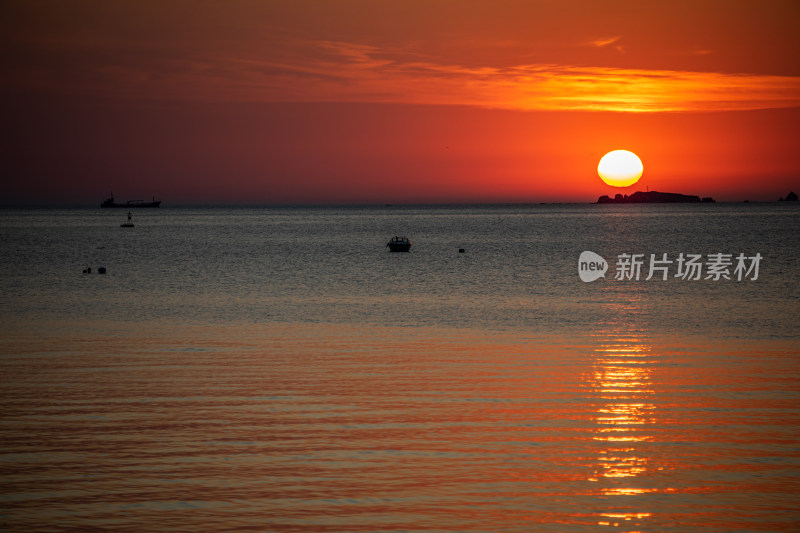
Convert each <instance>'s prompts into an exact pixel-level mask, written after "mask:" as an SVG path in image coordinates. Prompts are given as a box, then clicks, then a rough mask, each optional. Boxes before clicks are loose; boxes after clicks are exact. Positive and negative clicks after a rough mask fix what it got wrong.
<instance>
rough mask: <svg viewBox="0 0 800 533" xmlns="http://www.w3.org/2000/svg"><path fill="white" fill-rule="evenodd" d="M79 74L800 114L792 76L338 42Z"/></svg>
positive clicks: (294, 89)
mask: <svg viewBox="0 0 800 533" xmlns="http://www.w3.org/2000/svg"><path fill="white" fill-rule="evenodd" d="M618 42H619V37H609V38H606V39H599V40H597V41H594V42H593V43H594V44H593V46H599V47H605V46H618V44H617V43H618ZM704 52H705V51H703V53H704ZM83 69H84V70H85V72H81V73H80V76H77V77H75V78H74V79H73V78H69V77H68V75H67V74H65V75H64V77H63V78H61V79H60V80H59V83H60V84H61V87H63V88H65V89H71V90H74V91H85V92H91V91H95V92H97V93H100V92H102V94H104V95H115V96H117V97H123V98H149V99H182V100H206V101H250V102H367V103H398V104H424V105H464V106H477V107H484V108H497V109H515V110H596V111H617V112H681V111H726V110H751V109H771V108H789V107H800V77H797V76H768V75H754V74H729V73H719V72H695V71H681V70H648V69H631V68H627V69H626V68H609V67H595V66H576V65H561V64H525V65H517V66H511V67H498V66H464V65H454V64H445V63H440V62H436V61H434V60H432V59H431V58H429V57H424V56H421V55H419V54H409V53H408V52H407V51H406V50H403V49H396V50H395V49H387V48H379V47H375V46H369V45H364V44H358V43H348V42H338V41H302V42H300V41H298V42H295V43H291V46H288V47H285V48H284V49H282V50H280V51H279V52H277V53H269V54H266V55H263V56H259V55H258V54H257V53H253V54H250V55H248V56H236V57H234V56H231V55H220V56H217V57H209V56H205V55H204V56H199V55H197V56H192V57H171V58H163V59H158V60H157V61H155V60H153V59H152V58H150V59H149V60H148V61H147V62H144V63H139V62H136V61H130V62H127V63H121V62H115V63H113V64H97V65H93V66H92V65H84V66H83ZM90 70H91V72H90ZM37 72H39V71H37ZM72 72H78V70H77V69H73V70H72V71H70V75H71V73H72ZM18 79H24V77H23V76H20V77H18ZM30 79H31V80H32V81H31V83H32V84H36V83H41V84H43V85H44V84H48V83H49V84H50V85H52V83H51V82H48V80H46V79H44V80H42V79H38V78H30ZM87 80H90V81H91V84H89V83H87Z"/></svg>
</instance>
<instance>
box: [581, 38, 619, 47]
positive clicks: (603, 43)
mask: <svg viewBox="0 0 800 533" xmlns="http://www.w3.org/2000/svg"><path fill="white" fill-rule="evenodd" d="M620 39H622V37H620V36H619V35H617V36H616V37H608V38H605V39H595V40H593V41H589V45H590V46H596V47H598V48H604V47H606V46H608V45H611V44H614V43H616V42H618V41H619V40H620Z"/></svg>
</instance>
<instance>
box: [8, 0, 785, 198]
mask: <svg viewBox="0 0 800 533" xmlns="http://www.w3.org/2000/svg"><path fill="white" fill-rule="evenodd" d="M697 4H699V5H697ZM797 20H800V3H798V2H796V1H794V0H789V1H782V2H776V1H764V2H752V1H749V0H747V1H730V0H729V1H719V2H717V1H709V2H695V1H686V2H683V1H678V2H662V3H655V2H643V1H641V0H637V1H615V2H594V1H592V2H589V1H586V2H575V1H573V2H570V1H547V2H545V1H530V0H528V1H521V0H520V1H493V2H490V1H469V0H458V1H456V0H453V1H450V0H447V1H445V0H425V1H403V2H377V1H370V0H337V1H335V2H333V1H324V0H319V1H303V0H291V1H268V0H266V1H256V0H252V1H249V0H248V1H243V0H233V1H226V2H202V1H185V2H184V1H177V0H172V1H170V2H132V1H131V2H128V1H116V2H103V1H99V0H98V1H76V2H40V1H35V0H34V1H31V0H25V1H22V0H20V1H10V2H4V3H3V4H2V5H0V41H2V46H3V48H2V49H3V52H2V54H3V62H2V65H3V66H2V69H3V82H2V93H3V99H2V101H3V105H2V116H3V122H4V124H5V126H6V129H7V131H9V132H12V137H13V138H12V140H11V141H10V142H7V143H5V145H4V147H3V160H4V165H3V169H2V172H3V174H4V176H3V182H4V183H7V184H9V185H7V186H6V187H5V193H4V195H3V200H2V204H3V205H10V204H36V203H44V204H57V203H76V204H94V203H97V202H99V201H100V200H101V199H102V198H103V197H104V196H106V195H107V194H108V193H109V192H110V191H112V190H113V191H114V192H115V194H116V195H117V197H118V198H119V199H138V198H147V197H150V196H152V195H153V194H155V195H157V196H159V197H160V198H161V199H162V200H164V203H165V205H169V204H178V203H257V204H260V203H364V202H367V203H373V202H375V203H385V202H392V203H401V202H495V201H503V202H539V201H594V200H595V199H596V198H597V196H599V195H600V194H614V193H616V192H625V193H630V192H633V191H635V190H638V189H644V188H645V187H649V188H650V189H651V190H662V191H674V192H683V193H687V194H698V195H701V196H714V197H715V198H717V199H718V200H742V199H745V198H749V199H751V200H775V199H777V198H778V197H779V196H783V195H785V194H786V193H787V192H789V190H798V191H800V128H799V127H798V124H800V61H798V60H797V55H798V52H800V32H797V31H796V21H797ZM619 148H624V149H628V150H632V151H634V152H636V153H637V154H638V155H639V156H640V157H641V159H642V161H643V163H644V167H645V171H644V176H643V178H642V180H641V181H640V182H639V183H638V184H637V185H634V186H633V187H631V188H629V189H625V190H618V189H614V188H611V187H609V186H607V185H605V184H604V183H603V182H602V181H601V180H600V179H599V178H598V177H597V174H596V166H597V162H598V161H599V159H600V157H601V156H602V155H603V154H604V153H606V152H608V151H610V150H613V149H619Z"/></svg>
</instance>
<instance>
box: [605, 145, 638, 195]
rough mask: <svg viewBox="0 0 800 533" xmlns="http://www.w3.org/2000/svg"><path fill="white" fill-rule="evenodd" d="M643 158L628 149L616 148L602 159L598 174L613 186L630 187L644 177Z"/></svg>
mask: <svg viewBox="0 0 800 533" xmlns="http://www.w3.org/2000/svg"><path fill="white" fill-rule="evenodd" d="M643 171H644V167H643V166H642V160H641V159H639V157H638V156H637V155H636V154H634V153H633V152H629V151H628V150H614V151H613V152H608V153H607V154H606V155H604V156H603V157H602V159H600V164H599V165H597V174H598V175H599V176H600V179H602V180H603V181H604V182H606V184H608V185H611V186H612V187H630V186H631V185H633V184H634V183H636V182H637V181H639V178H641V177H642V172H643Z"/></svg>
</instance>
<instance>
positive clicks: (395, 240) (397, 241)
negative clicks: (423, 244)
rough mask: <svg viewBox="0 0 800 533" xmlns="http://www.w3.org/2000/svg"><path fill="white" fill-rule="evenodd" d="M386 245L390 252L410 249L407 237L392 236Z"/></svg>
mask: <svg viewBox="0 0 800 533" xmlns="http://www.w3.org/2000/svg"><path fill="white" fill-rule="evenodd" d="M386 246H388V247H389V251H390V252H408V251H410V249H411V241H409V240H408V238H407V237H392V240H390V241H389V242H387V243H386Z"/></svg>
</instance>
